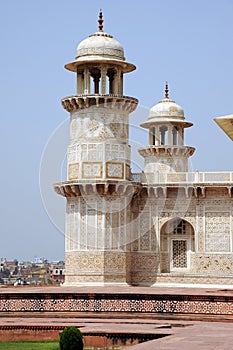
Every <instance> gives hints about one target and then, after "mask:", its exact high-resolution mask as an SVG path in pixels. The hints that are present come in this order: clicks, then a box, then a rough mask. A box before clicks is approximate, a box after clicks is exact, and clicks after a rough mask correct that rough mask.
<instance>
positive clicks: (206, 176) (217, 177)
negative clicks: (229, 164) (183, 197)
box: [132, 171, 233, 184]
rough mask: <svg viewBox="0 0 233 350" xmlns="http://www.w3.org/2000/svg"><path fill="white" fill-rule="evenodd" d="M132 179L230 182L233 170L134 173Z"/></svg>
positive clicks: (144, 180) (139, 180)
mask: <svg viewBox="0 0 233 350" xmlns="http://www.w3.org/2000/svg"><path fill="white" fill-rule="evenodd" d="M132 180H133V181H135V182H141V183H150V184H152V183H153V184H166V183H170V184H173V183H174V184H175V183H229V182H233V172H232V171H231V172H199V171H196V172H192V173H188V172H187V173H175V172H174V173H162V172H156V173H147V174H145V173H132Z"/></svg>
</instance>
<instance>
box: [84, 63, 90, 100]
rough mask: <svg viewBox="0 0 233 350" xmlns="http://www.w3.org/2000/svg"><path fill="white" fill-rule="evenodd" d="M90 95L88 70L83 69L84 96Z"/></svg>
mask: <svg viewBox="0 0 233 350" xmlns="http://www.w3.org/2000/svg"><path fill="white" fill-rule="evenodd" d="M89 93H90V72H89V70H88V68H85V69H84V94H89Z"/></svg>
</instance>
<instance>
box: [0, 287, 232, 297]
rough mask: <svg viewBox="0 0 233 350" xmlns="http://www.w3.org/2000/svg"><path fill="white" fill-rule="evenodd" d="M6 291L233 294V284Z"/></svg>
mask: <svg viewBox="0 0 233 350" xmlns="http://www.w3.org/2000/svg"><path fill="white" fill-rule="evenodd" d="M4 293H80V294H82V293H91V294H92V293H93V294H95V293H104V294H105V293H117V294H145V295H147V294H152V295H153V294H164V295H172V294H174V295H222V296H227V295H228V296H233V286H228V287H227V288H225V287H224V288H223V287H220V286H219V288H213V287H211V286H207V287H206V286H205V287H203V288H187V287H167V286H164V287H160V286H159V287H131V286H106V287H96V286H93V287H92V286H89V287H55V286H54V287H47V286H46V287H44V286H35V287H32V286H17V287H5V286H3V287H0V294H4Z"/></svg>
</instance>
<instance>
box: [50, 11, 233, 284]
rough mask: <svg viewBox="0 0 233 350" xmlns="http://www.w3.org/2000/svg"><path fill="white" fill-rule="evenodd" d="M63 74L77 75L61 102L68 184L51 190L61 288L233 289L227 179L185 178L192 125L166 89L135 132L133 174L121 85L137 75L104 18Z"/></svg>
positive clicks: (230, 176)
mask: <svg viewBox="0 0 233 350" xmlns="http://www.w3.org/2000/svg"><path fill="white" fill-rule="evenodd" d="M65 67H66V69H68V70H70V71H72V72H74V73H75V74H76V76H77V91H76V94H75V95H73V96H68V97H65V98H63V99H62V105H63V107H64V108H65V109H66V110H67V111H68V112H69V113H70V144H69V147H68V179H67V181H65V182H62V183H57V184H55V185H54V188H55V191H56V192H57V193H58V194H60V195H62V196H64V197H66V200H67V209H66V245H65V250H66V252H65V285H67V286H71V285H107V284H118V285H127V284H128V285H151V286H153V285H156V284H158V283H165V284H172V283H182V284H189V283H192V284H206V283H210V284H232V281H233V279H232V278H233V273H232V271H233V241H232V237H233V232H232V228H233V221H232V195H233V172H198V171H196V172H190V171H189V167H188V161H189V158H190V157H191V156H192V155H193V153H194V151H195V149H194V148H193V147H191V146H186V145H185V144H184V134H185V130H186V128H188V127H191V126H192V123H191V122H189V121H187V120H186V118H185V116H184V111H183V109H182V107H180V106H179V105H178V104H176V103H175V102H174V101H173V100H172V99H170V96H169V91H168V84H166V87H165V95H164V98H163V99H162V100H161V101H159V102H158V103H157V104H156V105H155V106H154V107H152V108H151V109H150V111H149V115H148V116H147V119H146V116H145V121H144V122H143V123H142V125H141V126H142V127H143V128H146V129H147V130H148V139H149V144H148V145H146V146H144V147H141V148H140V149H139V153H140V155H141V156H142V157H143V158H144V160H145V166H144V170H143V171H142V172H141V173H138V174H133V173H131V169H130V161H131V155H130V145H129V134H128V118H129V114H130V113H131V112H133V111H134V110H135V109H136V107H137V104H138V101H137V100H136V99H135V98H133V97H130V96H125V95H124V76H125V74H126V73H129V72H132V71H133V70H134V69H135V66H134V65H133V64H132V63H129V62H127V61H126V60H125V57H124V49H123V47H122V46H121V44H120V43H119V42H118V41H116V40H115V39H114V38H113V37H112V36H111V35H109V34H107V33H106V32H104V31H103V19H102V13H100V16H99V31H98V32H96V33H94V34H92V35H90V36H89V37H88V38H87V39H85V40H83V41H82V42H81V43H80V44H79V45H78V48H77V54H76V58H75V60H74V61H73V62H71V63H68V64H66V66H65ZM139 84H140V82H139ZM216 142H217V140H216Z"/></svg>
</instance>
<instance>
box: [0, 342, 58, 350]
mask: <svg viewBox="0 0 233 350" xmlns="http://www.w3.org/2000/svg"><path fill="white" fill-rule="evenodd" d="M59 349H60V347H59V342H58V341H43V342H39V341H22V342H18V341H12V342H0V350H59Z"/></svg>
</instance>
